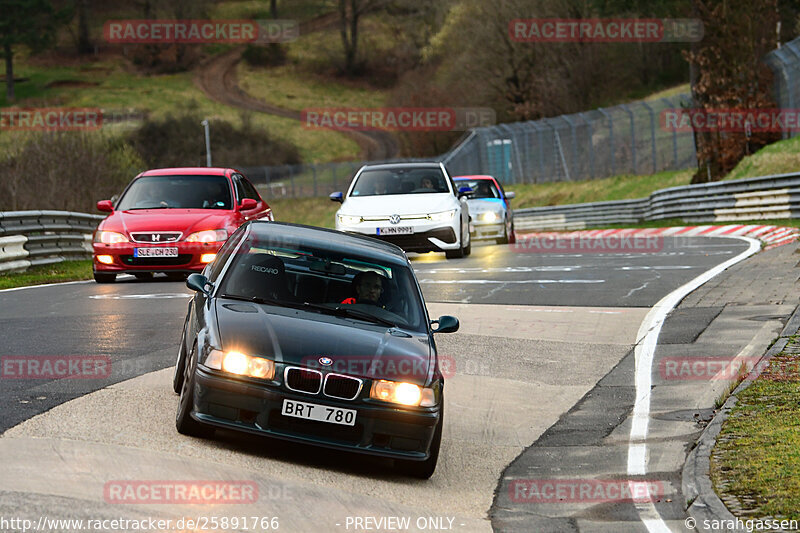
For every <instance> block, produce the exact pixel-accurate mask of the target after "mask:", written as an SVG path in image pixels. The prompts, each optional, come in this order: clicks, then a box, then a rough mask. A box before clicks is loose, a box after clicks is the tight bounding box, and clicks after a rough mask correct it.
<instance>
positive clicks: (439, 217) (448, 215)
mask: <svg viewBox="0 0 800 533" xmlns="http://www.w3.org/2000/svg"><path fill="white" fill-rule="evenodd" d="M454 216H456V210H455V209H451V210H450V211H442V212H441V213H430V214H429V215H428V218H429V219H431V220H432V221H433V222H449V221H451V220H453V217H454Z"/></svg>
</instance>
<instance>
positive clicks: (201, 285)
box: [186, 273, 213, 296]
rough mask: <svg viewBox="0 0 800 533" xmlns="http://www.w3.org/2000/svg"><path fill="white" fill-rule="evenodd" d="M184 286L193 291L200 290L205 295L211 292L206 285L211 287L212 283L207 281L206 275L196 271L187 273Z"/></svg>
mask: <svg viewBox="0 0 800 533" xmlns="http://www.w3.org/2000/svg"><path fill="white" fill-rule="evenodd" d="M186 286H187V287H189V288H190V289H191V290H193V291H195V292H202V293H203V294H205V295H206V296H208V295H210V294H211V290H210V289H207V288H206V287H208V286H212V287H213V285H211V283H210V282H209V281H208V278H207V277H205V276H204V275H202V274H197V273H195V274H189V277H188V278H186Z"/></svg>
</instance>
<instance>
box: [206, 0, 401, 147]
mask: <svg viewBox="0 0 800 533" xmlns="http://www.w3.org/2000/svg"><path fill="white" fill-rule="evenodd" d="M337 21H338V15H337V14H336V13H328V14H326V15H322V16H320V17H316V18H314V19H311V20H309V21H307V22H304V23H301V24H300V34H301V35H305V34H307V33H311V32H315V31H319V30H321V29H324V28H328V27H330V26H332V25H334V24H336V23H337ZM244 49H245V47H244V46H237V47H236V48H233V49H231V50H229V51H228V52H225V53H223V54H220V55H217V56H214V57H212V58H210V59H209V60H207V61H205V62H204V63H202V64H201V65H200V66H199V67H198V68H197V69H196V70H195V73H194V83H195V85H197V87H199V88H200V90H202V91H203V92H204V93H205V94H206V96H208V97H209V98H211V99H212V100H216V101H217V102H220V103H223V104H226V105H229V106H232V107H237V108H240V109H247V110H250V111H256V112H259V113H267V114H269V115H276V116H279V117H285V118H290V119H293V120H298V121H299V120H300V112H299V111H295V110H292V109H285V108H282V107H278V106H275V105H271V104H268V103H266V102H264V101H263V100H261V99H259V98H256V97H254V96H252V95H251V94H248V93H247V92H246V91H244V89H242V88H241V87H240V86H239V80H238V79H237V77H236V65H237V64H238V63H239V61H240V60H241V56H242V52H243V51H244ZM342 134H343V135H347V136H348V137H350V138H351V139H353V140H354V141H355V142H356V143H358V146H359V147H360V148H361V158H362V159H365V160H380V159H390V158H392V157H396V155H397V150H398V147H397V142H396V141H395V139H394V137H392V135H391V134H389V133H388V132H382V131H377V132H371V131H343V132H342Z"/></svg>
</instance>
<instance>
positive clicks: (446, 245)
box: [330, 163, 472, 259]
mask: <svg viewBox="0 0 800 533" xmlns="http://www.w3.org/2000/svg"><path fill="white" fill-rule="evenodd" d="M470 192H472V190H471V189H469V188H468V187H464V188H462V190H461V191H459V190H458V189H456V185H455V183H454V182H453V180H452V178H451V177H450V176H449V175H448V173H447V170H446V169H445V167H444V165H442V164H441V163H391V164H383V165H364V166H363V167H361V169H360V170H359V171H358V172H357V173H356V175H355V177H354V178H353V181H352V183H351V184H350V188H349V189H348V191H347V193H346V195H342V193H341V192H335V193H333V194H331V196H330V197H331V200H333V201H335V202H342V207H341V208H340V209H339V211H337V213H336V229H337V230H340V231H347V232H351V233H360V234H362V235H369V236H371V237H375V238H377V239H381V240H384V241H388V242H391V243H394V244H396V245H398V246H399V247H401V248H402V249H404V250H406V251H407V252H419V253H424V252H444V253H445V254H446V255H447V258H448V259H450V258H454V257H464V256H466V255H469V253H470V249H471V243H470V226H469V224H470V218H469V207H468V206H467V199H466V195H467V194H469V193H470Z"/></svg>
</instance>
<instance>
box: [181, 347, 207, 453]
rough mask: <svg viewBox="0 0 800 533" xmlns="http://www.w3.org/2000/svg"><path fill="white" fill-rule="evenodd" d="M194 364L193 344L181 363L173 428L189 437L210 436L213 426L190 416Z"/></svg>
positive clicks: (194, 348) (195, 361) (192, 398)
mask: <svg viewBox="0 0 800 533" xmlns="http://www.w3.org/2000/svg"><path fill="white" fill-rule="evenodd" d="M196 366H197V345H194V347H192V353H191V354H190V355H189V360H188V361H186V364H185V365H183V368H184V370H183V387H181V399H180V401H179V402H178V412H177V414H176V415H175V429H177V430H178V433H181V434H183V435H189V436H191V437H210V436H212V435H213V434H214V428H211V427H208V426H205V425H203V424H201V423H200V422H198V421H197V420H195V419H194V418H192V414H191V413H192V407H193V405H194V370H195V367H196Z"/></svg>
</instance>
